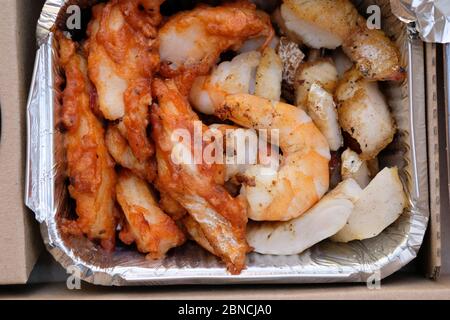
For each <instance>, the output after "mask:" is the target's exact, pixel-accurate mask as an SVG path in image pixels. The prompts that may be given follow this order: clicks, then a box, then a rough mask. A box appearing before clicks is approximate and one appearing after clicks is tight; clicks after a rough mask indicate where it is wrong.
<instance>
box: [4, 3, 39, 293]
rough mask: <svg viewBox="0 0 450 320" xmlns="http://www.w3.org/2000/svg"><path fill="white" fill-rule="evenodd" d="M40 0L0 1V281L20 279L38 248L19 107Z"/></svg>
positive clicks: (22, 107) (31, 60)
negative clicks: (27, 198) (26, 197)
mask: <svg viewBox="0 0 450 320" xmlns="http://www.w3.org/2000/svg"><path fill="white" fill-rule="evenodd" d="M42 2H43V1H15V0H6V1H2V3H1V6H2V9H1V11H0V48H1V49H0V50H1V54H0V67H1V72H0V106H1V140H0V168H1V169H0V218H1V223H0V249H1V254H0V266H1V271H0V284H13V283H25V282H26V281H27V279H28V275H29V273H30V272H31V269H32V268H33V265H34V263H35V262H36V259H37V257H38V254H39V252H40V250H41V248H42V244H41V243H42V242H41V241H40V238H39V232H38V228H37V223H36V222H35V220H34V219H33V216H32V215H31V214H30V212H29V211H28V210H27V209H26V208H25V205H24V202H23V198H24V180H25V177H24V172H25V170H24V164H25V157H26V154H25V144H26V141H25V136H26V135H25V132H26V123H25V105H26V99H27V96H28V85H29V82H30V78H31V73H32V70H33V63H34V53H35V47H36V46H35V22H36V20H37V17H38V16H39V13H40V8H41V7H42Z"/></svg>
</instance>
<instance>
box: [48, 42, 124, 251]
mask: <svg viewBox="0 0 450 320" xmlns="http://www.w3.org/2000/svg"><path fill="white" fill-rule="evenodd" d="M57 38H58V40H59V46H60V50H59V52H60V63H61V65H62V67H63V69H64V71H65V75H66V87H65V89H64V92H63V108H62V120H63V123H64V125H65V127H66V129H67V132H66V134H65V140H66V148H67V149H66V155H67V169H68V176H69V178H70V185H69V193H70V196H71V197H72V198H73V199H75V203H76V209H75V211H76V213H77V216H78V218H77V220H76V221H68V220H65V221H64V223H63V227H62V228H63V231H65V232H68V233H71V234H85V235H86V236H87V237H88V238H89V239H90V240H99V241H100V243H101V245H102V247H103V248H105V249H107V250H113V249H114V245H115V228H116V219H115V208H114V200H115V183H116V173H115V171H114V162H113V161H112V159H111V157H110V156H109V154H108V150H107V149H106V146H105V141H104V130H103V127H102V124H101V122H100V121H99V120H98V119H97V118H96V116H95V115H94V114H93V113H92V110H91V108H90V104H91V103H90V102H91V101H90V95H91V92H92V87H91V84H90V82H89V79H88V76H87V62H86V59H85V58H84V57H83V56H82V55H81V54H80V53H77V48H76V45H75V43H74V42H72V41H71V40H69V39H66V38H65V37H64V36H62V35H61V34H58V35H57Z"/></svg>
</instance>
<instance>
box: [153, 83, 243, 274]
mask: <svg viewBox="0 0 450 320" xmlns="http://www.w3.org/2000/svg"><path fill="white" fill-rule="evenodd" d="M153 92H154V95H155V96H156V97H157V99H158V105H155V106H154V107H153V110H152V113H151V121H152V126H153V137H154V140H155V142H156V158H157V163H158V178H157V179H158V180H157V184H158V187H159V188H160V191H164V192H166V193H167V194H169V195H170V197H171V198H173V199H174V200H176V201H177V202H178V203H180V204H181V205H182V206H183V207H184V208H186V210H187V211H188V213H189V214H190V215H191V216H192V217H193V218H194V220H195V221H196V222H197V223H198V224H199V225H200V227H201V229H202V231H203V233H204V235H205V237H206V238H207V239H208V242H209V244H210V245H211V247H213V248H214V252H215V253H216V255H218V256H219V257H220V258H221V259H222V260H223V261H224V262H225V263H226V264H227V267H228V270H229V271H230V272H231V273H239V272H240V271H241V270H242V269H243V268H244V266H245V255H246V252H247V251H248V250H249V247H248V245H247V242H246V240H245V227H246V224H247V214H246V208H245V206H244V205H243V204H242V203H241V201H239V200H238V199H234V198H232V197H231V196H230V194H228V192H227V191H226V189H225V188H224V187H223V186H222V185H221V183H223V177H221V178H218V177H220V176H221V174H220V172H221V171H223V166H222V165H218V164H207V163H205V162H203V163H201V164H189V163H183V162H180V163H178V161H175V162H177V163H175V162H174V161H173V156H174V154H173V150H174V148H175V147H176V146H177V145H178V141H176V140H175V141H174V140H173V138H172V135H173V134H174V132H175V131H176V130H179V129H184V130H187V131H188V132H189V133H190V134H191V135H192V134H193V130H194V124H195V121H198V116H197V115H196V114H195V113H194V112H193V111H192V109H191V107H190V105H189V103H188V102H187V99H186V98H185V96H183V95H182V94H181V93H180V92H179V90H178V88H177V86H176V84H175V81H173V80H166V81H162V80H159V79H155V81H154V82H153ZM206 129H207V128H206V126H205V130H206ZM184 147H186V148H187V152H190V153H191V154H192V153H193V150H192V148H193V146H192V145H189V146H184Z"/></svg>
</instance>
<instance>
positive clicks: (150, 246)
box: [116, 169, 186, 259]
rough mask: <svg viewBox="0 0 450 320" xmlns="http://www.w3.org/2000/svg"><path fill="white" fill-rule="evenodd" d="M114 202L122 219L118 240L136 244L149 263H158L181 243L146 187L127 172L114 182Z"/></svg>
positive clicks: (168, 218) (124, 171)
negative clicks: (122, 225) (152, 261)
mask: <svg viewBox="0 0 450 320" xmlns="http://www.w3.org/2000/svg"><path fill="white" fill-rule="evenodd" d="M116 189H117V201H118V202H119V204H120V206H121V207H122V210H123V213H124V215H125V224H124V228H123V229H122V231H121V232H120V233H119V237H120V239H121V240H122V241H123V242H124V243H126V244H131V243H133V242H136V246H137V249H138V250H139V251H140V252H143V253H147V257H148V258H150V259H160V258H163V257H164V255H165V254H166V253H167V251H169V250H170V249H171V248H174V247H177V246H179V245H181V244H183V243H184V241H185V240H186V239H185V236H184V233H183V232H182V231H181V230H180V229H179V228H178V227H177V225H176V224H175V222H174V221H173V220H172V219H171V218H170V217H169V216H168V215H166V214H165V213H164V212H163V211H162V210H161V209H160V208H159V206H158V203H157V202H156V200H155V198H154V196H153V194H152V192H151V191H150V189H149V187H148V185H147V183H146V182H145V181H144V180H142V179H140V178H138V177H137V176H136V175H134V174H133V173H132V172H131V171H128V170H126V169H125V170H122V171H121V172H120V173H119V177H118V181H117V187H116Z"/></svg>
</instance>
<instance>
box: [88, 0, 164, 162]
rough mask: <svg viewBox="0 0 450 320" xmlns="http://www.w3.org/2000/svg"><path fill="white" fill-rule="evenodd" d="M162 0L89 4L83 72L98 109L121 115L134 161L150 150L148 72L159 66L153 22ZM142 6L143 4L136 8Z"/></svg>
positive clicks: (144, 157)
mask: <svg viewBox="0 0 450 320" xmlns="http://www.w3.org/2000/svg"><path fill="white" fill-rule="evenodd" d="M162 2H163V1H162V0H112V1H110V2H108V3H107V4H106V5H105V4H99V5H97V6H95V7H94V8H93V10H92V12H93V19H92V20H91V22H90V23H89V26H88V41H87V50H88V53H89V56H88V68H89V77H90V78H91V80H92V82H93V83H94V85H95V86H96V88H97V91H98V99H99V105H100V110H101V112H102V113H103V115H104V117H105V118H106V119H108V120H118V119H121V120H123V123H124V126H125V128H126V138H127V140H128V142H129V145H130V147H131V149H132V151H133V153H134V155H135V156H136V157H137V158H138V160H140V161H145V160H147V159H148V158H149V157H150V156H152V154H153V153H154V147H153V145H152V143H151V142H150V141H149V139H148V137H147V131H146V129H147V125H148V108H149V106H150V104H151V89H150V88H151V78H152V76H153V72H154V71H155V70H156V69H157V67H158V66H159V55H158V49H157V43H156V39H155V38H156V36H157V30H156V27H157V26H158V25H159V23H160V22H161V19H162V17H161V15H160V13H159V5H160V4H161V3H162ZM140 7H142V8H144V9H146V10H139V8H140Z"/></svg>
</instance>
